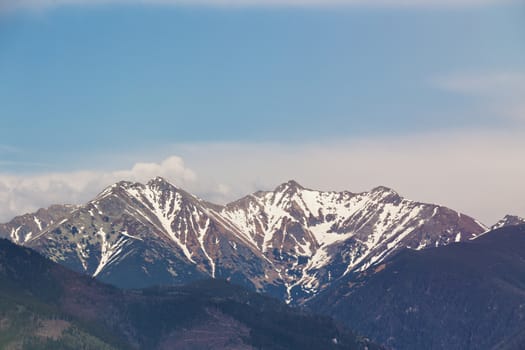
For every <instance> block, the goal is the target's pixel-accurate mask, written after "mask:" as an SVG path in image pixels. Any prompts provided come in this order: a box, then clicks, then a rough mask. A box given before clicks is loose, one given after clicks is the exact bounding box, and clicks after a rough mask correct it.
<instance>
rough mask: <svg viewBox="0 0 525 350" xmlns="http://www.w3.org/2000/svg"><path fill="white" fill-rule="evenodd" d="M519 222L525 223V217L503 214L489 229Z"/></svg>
mask: <svg viewBox="0 0 525 350" xmlns="http://www.w3.org/2000/svg"><path fill="white" fill-rule="evenodd" d="M521 224H525V218H522V217H520V216H517V215H505V217H503V219H501V220H500V221H498V222H497V223H496V224H494V225H493V226H492V227H491V228H490V229H491V230H495V229H498V228H501V227H505V226H516V225H521Z"/></svg>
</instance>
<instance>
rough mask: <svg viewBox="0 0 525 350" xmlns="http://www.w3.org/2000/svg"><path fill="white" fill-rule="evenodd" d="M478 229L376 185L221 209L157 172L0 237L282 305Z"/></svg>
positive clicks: (132, 281)
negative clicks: (231, 286)
mask: <svg viewBox="0 0 525 350" xmlns="http://www.w3.org/2000/svg"><path fill="white" fill-rule="evenodd" d="M35 225H36V226H35ZM485 231H486V227H484V226H483V225H482V224H480V223H479V222H477V221H476V220H474V219H472V218H470V217H468V216H466V215H464V214H461V213H458V212H455V211H453V210H451V209H448V208H445V207H441V206H438V205H433V204H424V203H419V202H414V201H410V200H407V199H404V198H402V197H401V196H400V195H399V194H397V193H396V192H395V191H393V190H391V189H388V188H385V187H378V188H375V189H373V190H371V191H369V192H364V193H351V192H322V191H314V190H310V189H306V188H304V187H302V186H300V185H299V184H298V183H296V182H295V181H289V182H287V183H284V184H282V185H280V186H278V187H277V188H276V189H275V190H274V191H268V192H256V193H254V194H252V195H249V196H247V197H245V198H242V199H240V200H238V201H235V202H233V203H230V204H227V205H225V206H219V205H215V204H212V203H208V202H206V201H203V200H201V199H199V198H197V197H195V196H193V195H191V194H189V193H187V192H185V191H184V190H182V189H179V188H177V187H175V186H173V185H171V184H170V183H168V182H167V181H165V180H164V179H162V178H156V179H153V180H151V181H149V182H148V183H147V184H140V183H131V182H119V183H117V184H115V185H113V186H110V187H108V188H107V189H105V190H104V191H103V192H102V193H100V194H99V195H98V196H97V197H96V198H95V199H94V200H92V201H90V202H89V203H87V204H85V205H82V206H79V207H71V206H68V207H52V208H50V209H48V210H40V211H39V212H37V213H35V214H28V215H24V216H22V217H18V218H15V219H14V220H13V221H11V222H10V223H8V224H4V225H2V226H0V236H4V237H8V238H10V239H11V240H13V241H14V242H16V243H18V244H23V245H25V246H28V247H31V248H34V249H36V250H38V251H39V252H41V253H42V254H44V255H45V256H47V257H49V258H51V259H52V260H53V261H56V262H59V263H61V264H63V265H65V266H67V267H70V268H72V269H74V270H76V271H80V272H84V273H87V274H89V275H91V276H94V277H97V278H99V279H101V280H102V281H106V282H109V283H112V284H115V285H117V286H121V287H145V286H150V285H155V284H164V285H166V284H178V283H185V282H188V281H192V280H197V279H201V278H203V277H218V278H229V279H231V280H232V281H234V282H236V283H239V284H242V285H244V286H247V287H249V288H251V289H253V290H257V291H264V292H267V293H270V294H272V295H274V296H277V297H279V298H281V299H284V300H287V301H288V302H300V301H301V300H304V299H307V298H309V297H311V296H312V295H315V294H316V293H318V292H319V291H321V290H323V289H324V288H326V287H327V286H328V285H330V284H331V283H332V282H333V281H335V280H337V279H338V278H341V277H344V276H347V275H351V274H354V273H356V272H359V271H363V270H364V269H366V268H367V267H370V266H372V265H377V264H379V263H381V262H382V261H383V260H384V259H385V258H387V257H389V256H392V255H393V254H394V253H396V252H398V251H400V250H401V249H403V248H410V249H414V250H421V249H424V248H427V247H438V246H443V245H447V244H450V243H452V242H460V241H467V240H470V239H472V238H474V237H477V236H478V235H480V234H481V233H483V232H485Z"/></svg>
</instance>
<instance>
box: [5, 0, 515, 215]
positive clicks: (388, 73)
mask: <svg viewBox="0 0 525 350" xmlns="http://www.w3.org/2000/svg"><path fill="white" fill-rule="evenodd" d="M524 38H525V3H523V2H522V1H512V0H509V1H491V0H454V1H452V0H450V1H438V0H379V1H364V0H331V1H320V0H285V1H278V0H272V1H263V0H232V1H228V0H200V1H189V0H187V1H184V0H154V1H149V0H100V1H82V0H58V1H51V0H20V1H2V0H0V121H1V124H0V125H1V127H0V221H6V220H8V219H10V218H11V217H12V216H14V215H17V214H21V213H23V212H27V211H31V210H34V209H36V208H38V207H41V206H47V205H50V204H52V203H62V202H69V203H81V202H84V201H86V200H89V199H90V198H91V197H92V196H94V195H95V194H96V193H98V192H99V191H101V190H102V189H103V188H104V187H105V186H107V185H109V184H111V183H112V182H114V181H117V180H120V179H123V178H126V179H133V180H138V181H145V180H147V179H148V178H149V177H154V176H156V175H162V176H165V177H167V178H168V179H170V180H171V181H173V182H174V183H175V184H177V185H179V186H182V187H185V188H187V189H188V190H190V191H193V192H195V193H196V194H198V195H200V196H202V197H204V198H207V199H210V200H214V201H218V202H225V201H227V200H230V199H234V198H236V197H238V196H241V195H243V194H247V193H249V192H251V191H254V190H258V189H269V188H273V187H275V186H277V185H278V184H279V183H280V182H282V181H285V180H287V179H289V178H295V179H297V180H298V181H299V182H301V183H302V184H303V185H304V186H307V187H312V188H319V189H334V190H343V189H347V190H350V191H355V192H358V191H364V190H368V189H371V188H372V187H375V186H377V185H387V186H390V187H392V188H394V189H396V190H397V191H398V192H400V194H402V195H404V196H406V197H408V198H411V199H415V200H420V201H428V202H434V203H439V204H443V205H446V206H449V207H452V208H454V209H457V210H461V211H463V212H465V213H467V214H469V215H472V216H475V217H477V218H479V219H480V220H481V221H483V222H485V223H486V224H492V223H493V222H494V221H496V220H497V219H499V218H500V217H502V216H503V215H504V214H506V213H513V214H518V215H521V216H525V183H524V181H523V180H524V179H525V40H524Z"/></svg>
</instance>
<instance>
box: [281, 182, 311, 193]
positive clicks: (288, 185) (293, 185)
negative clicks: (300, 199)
mask: <svg viewBox="0 0 525 350" xmlns="http://www.w3.org/2000/svg"><path fill="white" fill-rule="evenodd" d="M304 189H305V188H304V187H303V186H301V185H300V184H299V183H298V182H297V181H295V180H288V181H286V182H284V183H282V184H280V185H279V186H277V187H276V188H275V192H285V191H295V190H304Z"/></svg>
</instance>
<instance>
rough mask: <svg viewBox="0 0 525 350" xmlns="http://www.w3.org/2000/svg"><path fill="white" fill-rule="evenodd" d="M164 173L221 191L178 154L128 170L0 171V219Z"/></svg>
mask: <svg viewBox="0 0 525 350" xmlns="http://www.w3.org/2000/svg"><path fill="white" fill-rule="evenodd" d="M155 176H163V177H165V178H166V179H168V180H170V181H171V182H172V183H174V184H176V185H177V186H180V187H182V188H188V189H190V190H198V191H202V192H207V193H210V194H214V193H215V192H217V193H224V187H223V186H222V187H221V186H220V185H215V187H214V188H212V187H209V188H203V187H202V186H203V184H204V182H202V183H198V182H197V177H196V175H195V173H194V172H193V171H192V170H191V169H189V168H188V167H186V165H185V164H184V162H183V160H182V159H181V158H180V157H176V156H171V157H168V158H166V159H165V160H164V161H162V162H160V163H136V164H135V165H134V166H133V167H132V168H131V169H129V170H116V171H105V172H104V171H74V172H61V173H45V174H33V175H25V176H24V175H16V176H15V175H10V174H1V173H0V203H3V206H2V207H0V220H2V221H5V220H8V219H10V218H12V217H13V216H15V215H19V214H22V213H26V212H32V211H34V210H36V209H38V208H40V207H46V206H49V205H51V204H61V203H71V204H80V203H84V202H86V201H88V200H90V199H92V198H93V197H94V196H96V194H97V193H99V192H100V191H102V190H103V189H104V188H105V187H106V186H109V185H111V184H113V183H115V182H118V181H120V180H129V181H139V182H145V181H148V180H149V179H151V178H153V177H155Z"/></svg>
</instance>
